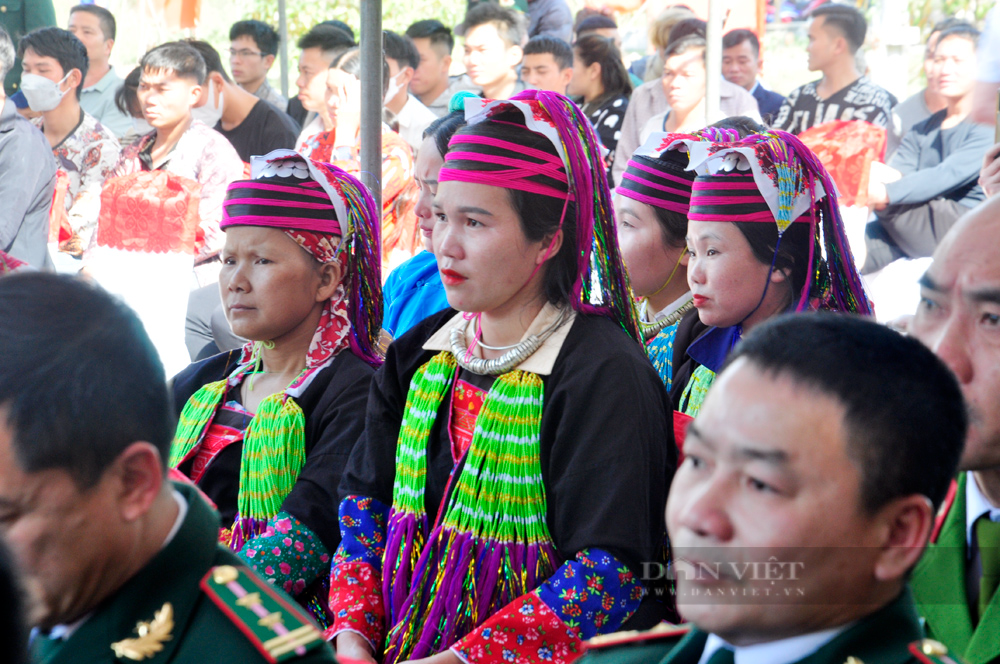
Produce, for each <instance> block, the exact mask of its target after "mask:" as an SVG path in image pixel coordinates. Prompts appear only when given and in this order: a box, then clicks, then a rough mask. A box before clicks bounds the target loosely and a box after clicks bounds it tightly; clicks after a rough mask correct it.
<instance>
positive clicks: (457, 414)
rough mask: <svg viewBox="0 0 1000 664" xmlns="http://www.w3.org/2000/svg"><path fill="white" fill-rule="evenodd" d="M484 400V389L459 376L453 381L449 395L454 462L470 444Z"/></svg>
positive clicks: (463, 453)
mask: <svg viewBox="0 0 1000 664" xmlns="http://www.w3.org/2000/svg"><path fill="white" fill-rule="evenodd" d="M485 400H486V390H481V389H479V388H478V387H476V386H475V385H472V384H471V383H467V382H465V381H464V380H462V379H460V378H459V379H457V380H456V381H455V387H454V389H453V390H452V395H451V456H452V458H453V459H454V460H455V462H456V463H457V462H458V460H459V459H461V458H462V457H463V456H465V452H466V451H467V450H468V449H469V445H471V444H472V433H473V432H474V431H475V429H476V418H477V417H479V411H480V410H482V408H483V402H484V401H485Z"/></svg>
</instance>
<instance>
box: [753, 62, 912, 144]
mask: <svg viewBox="0 0 1000 664" xmlns="http://www.w3.org/2000/svg"><path fill="white" fill-rule="evenodd" d="M818 83H819V81H813V82H812V83H806V84H805V85H803V86H802V87H800V88H796V89H795V90H792V93H791V94H790V95H788V98H787V99H786V100H785V103H783V104H782V105H781V109H780V110H779V111H778V116H777V117H776V118H775V119H774V123H773V124H771V129H781V130H783V131H787V132H788V133H790V134H800V133H802V132H803V131H805V130H806V129H811V128H812V127H816V126H818V125H821V124H825V123H827V122H833V121H835V120H864V121H865V122H868V123H869V124H873V125H875V126H876V127H886V126H888V124H889V119H890V118H891V117H892V107H893V106H895V105H896V98H895V97H894V96H892V94H891V93H889V92H888V91H886V90H884V89H883V88H880V87H879V86H877V85H875V84H874V83H872V82H871V81H870V80H868V78H867V77H866V76H862V77H861V78H859V79H858V80H856V81H854V82H853V83H851V84H850V85H848V86H847V87H845V88H842V89H840V90H838V91H837V92H835V93H833V94H832V95H830V96H829V97H827V98H826V99H820V96H819V94H817V92H816V85H817V84H818Z"/></svg>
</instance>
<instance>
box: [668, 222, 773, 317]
mask: <svg viewBox="0 0 1000 664" xmlns="http://www.w3.org/2000/svg"><path fill="white" fill-rule="evenodd" d="M687 248H688V251H689V252H690V257H689V258H688V272H687V276H688V285H689V286H690V287H691V292H692V294H693V295H694V306H695V307H697V308H698V316H699V318H701V322H703V323H705V324H706V325H715V326H717V327H729V326H731V325H736V324H737V323H740V322H744V321H745V319H747V316H749V315H750V314H751V313H753V314H754V317H755V318H756V317H758V313H760V314H763V313H764V312H765V311H768V310H769V309H770V307H765V306H763V305H762V306H761V307H760V309H759V310H758V311H755V309H757V305H758V303H759V302H760V299H761V296H762V295H763V294H764V286H765V284H767V282H768V280H769V279H770V280H772V281H775V282H778V281H785V275H784V274H783V273H781V272H777V271H776V272H775V273H774V274H773V275H771V274H770V267H771V266H770V265H765V264H763V263H761V262H760V261H758V260H757V258H756V257H755V256H754V254H753V250H752V249H751V248H750V243H749V242H748V241H747V239H746V236H744V235H743V233H741V232H740V229H739V228H737V227H736V226H735V225H734V224H732V223H729V222H715V221H688V234H687ZM777 290H778V289H777V288H775V287H774V284H772V286H771V287H770V288H768V291H769V295H770V296H771V297H769V298H768V299H769V300H771V299H773V297H774V296H776V295H779V293H777V292H776V291H777ZM744 325H746V323H745V322H744Z"/></svg>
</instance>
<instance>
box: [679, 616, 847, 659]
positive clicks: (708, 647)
mask: <svg viewBox="0 0 1000 664" xmlns="http://www.w3.org/2000/svg"><path fill="white" fill-rule="evenodd" d="M852 624H853V623H851V624H848V625H843V626H841V627H834V628H833V629H827V630H823V631H822V632H813V633H812V634H803V635H802V636H793V637H791V638H788V639H780V640H778V641H771V642H769V643H757V644H755V645H752V646H744V647H742V648H738V647H736V646H733V645H730V644H729V643H727V642H726V641H724V640H723V639H722V637H719V636H716V635H715V634H709V635H708V640H707V641H706V642H705V649H704V650H703V651H702V652H701V659H699V660H698V664H705V663H706V662H708V660H709V658H710V657H711V656H712V655H713V654H715V651H716V650H718V649H719V648H729V649H730V650H732V651H733V660H734V662H735V664H792V662H797V661H799V660H800V659H802V658H803V657H807V656H809V655H811V654H813V653H814V652H816V651H817V650H819V649H820V648H822V647H823V646H825V645H826V644H827V643H829V642H830V641H832V640H833V639H834V637H836V636H837V635H838V634H840V633H841V632H843V631H844V630H846V629H847V628H848V627H850V626H851V625H852Z"/></svg>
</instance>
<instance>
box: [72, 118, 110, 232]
mask: <svg viewBox="0 0 1000 664" xmlns="http://www.w3.org/2000/svg"><path fill="white" fill-rule="evenodd" d="M120 154H121V148H120V147H119V145H118V143H117V141H115V140H114V137H111V136H109V137H106V138H104V139H102V140H99V141H97V142H95V143H92V144H91V145H90V146H89V147H88V148H87V150H86V153H85V155H84V158H83V163H82V165H81V168H80V185H79V188H78V189H77V191H76V196H75V197H74V198H73V200H72V202H71V203H69V206H68V207H69V209H68V216H69V225H70V227H71V228H72V229H73V232H74V233H76V234H77V236H78V237H79V241H80V245H81V246H82V247H86V246H87V245H89V244H90V236H91V235H92V234H93V232H94V229H95V228H97V218H98V216H99V215H100V214H101V190H102V189H103V187H104V181H105V180H106V179H107V178H108V176H109V175H111V172H112V170H113V169H114V167H115V165H116V164H117V163H118V157H119V155H120Z"/></svg>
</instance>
